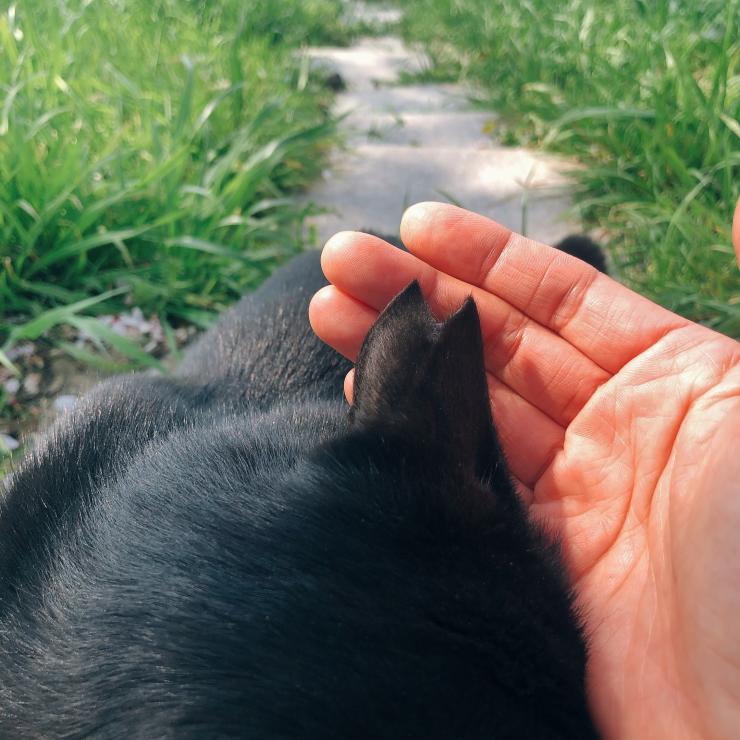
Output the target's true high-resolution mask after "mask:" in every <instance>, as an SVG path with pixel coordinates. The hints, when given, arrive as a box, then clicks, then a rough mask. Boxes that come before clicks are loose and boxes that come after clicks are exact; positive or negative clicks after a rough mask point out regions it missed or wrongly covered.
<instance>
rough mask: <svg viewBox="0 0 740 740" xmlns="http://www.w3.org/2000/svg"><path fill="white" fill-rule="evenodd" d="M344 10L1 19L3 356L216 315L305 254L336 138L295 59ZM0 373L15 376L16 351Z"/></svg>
mask: <svg viewBox="0 0 740 740" xmlns="http://www.w3.org/2000/svg"><path fill="white" fill-rule="evenodd" d="M339 9H340V2H339V0H308V1H307V2H302V3H272V2H264V1H254V0H253V1H252V2H237V1H236V0H218V1H216V2H208V3H206V2H193V1H192V0H191V1H188V0H156V1H154V2H150V1H147V0H125V1H124V0H120V1H117V0H98V1H97V2H89V1H87V0H25V1H23V2H18V3H17V4H15V5H14V6H10V8H9V9H7V10H5V11H3V12H2V13H1V14H0V315H1V316H2V321H1V322H0V351H1V352H4V353H7V350H8V349H9V348H10V347H11V346H12V345H13V344H14V343H16V342H18V341H21V340H24V339H35V338H37V337H38V336H40V335H41V334H43V333H45V332H47V333H48V332H49V331H51V332H52V334H53V331H54V327H56V326H58V325H60V324H71V325H73V326H78V327H79V326H80V324H81V323H83V324H84V326H85V330H86V332H87V333H88V335H92V336H96V337H98V338H99V339H100V340H102V346H107V347H110V346H115V349H116V350H117V351H118V352H122V353H123V354H124V355H125V356H128V357H129V358H130V359H131V360H132V361H135V362H137V363H139V364H140V363H141V362H142V361H143V359H144V355H143V353H142V352H141V351H140V350H139V349H138V348H137V347H136V346H135V345H133V344H132V343H126V342H123V343H122V342H120V341H118V342H117V343H116V342H115V341H114V340H113V338H112V337H111V336H110V335H109V333H106V330H105V327H104V326H103V325H101V324H99V323H97V322H95V321H94V318H93V319H91V317H94V315H95V314H96V313H99V312H108V313H110V312H111V311H114V310H116V309H118V308H121V307H122V306H123V305H124V304H127V305H136V306H139V307H140V308H142V309H143V310H144V312H145V313H147V314H152V313H153V314H156V315H158V316H159V318H160V320H161V321H162V322H163V324H164V325H165V326H170V325H171V324H172V323H176V322H180V321H186V322H191V323H196V324H198V325H206V324H207V323H208V322H209V321H210V320H211V318H212V316H213V313H214V311H216V310H218V309H221V308H223V307H224V306H225V305H227V304H228V303H230V302H231V301H233V300H234V299H235V298H236V297H237V296H238V295H239V294H240V293H242V292H243V291H244V290H245V289H248V288H249V287H251V286H254V285H255V284H257V283H258V282H259V281H261V280H262V279H263V278H264V277H265V276H266V275H267V274H269V272H270V271H271V270H272V268H273V267H274V266H275V264H277V263H278V262H279V261H281V260H283V259H284V258H285V257H286V256H287V255H289V254H291V253H292V252H294V251H295V250H297V249H299V248H300V243H301V224H302V219H303V216H304V209H303V208H302V207H299V206H298V205H297V203H296V200H295V199H294V198H293V197H291V196H292V194H294V193H296V191H299V190H300V189H301V188H302V187H303V186H304V185H305V184H306V183H307V182H308V181H310V180H311V178H313V177H314V176H315V175H316V174H317V172H318V171H319V168H320V167H321V162H322V154H323V153H324V151H325V150H326V149H327V147H328V145H329V144H330V143H331V141H332V136H333V132H334V127H333V122H332V121H331V120H330V118H329V116H328V114H327V112H326V111H327V109H328V104H329V102H330V101H329V99H328V96H327V93H326V91H324V90H323V89H322V88H321V86H320V84H319V83H318V81H316V80H314V79H313V76H312V74H311V73H310V72H309V70H308V67H307V65H306V64H305V63H304V62H301V60H300V56H299V55H297V54H296V53H295V52H296V48H297V47H298V46H300V45H301V44H302V43H305V42H309V41H318V42H338V41H341V40H342V38H343V35H346V30H344V29H343V27H342V26H341V24H340V21H339V16H340V13H339ZM0 362H4V364H6V365H9V362H8V360H7V357H6V356H5V354H2V353H0Z"/></svg>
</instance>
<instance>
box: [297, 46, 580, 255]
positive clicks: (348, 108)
mask: <svg viewBox="0 0 740 740" xmlns="http://www.w3.org/2000/svg"><path fill="white" fill-rule="evenodd" d="M309 55H310V57H311V59H312V60H313V62H314V63H316V64H321V65H323V66H324V67H327V68H329V69H331V70H332V71H336V72H338V73H339V74H340V75H342V77H343V78H344V80H345V82H346V84H347V91H346V92H345V93H342V94H341V95H339V96H338V97H337V100H336V107H335V110H336V112H337V113H338V114H340V115H344V116H345V118H344V120H343V121H342V128H343V131H344V133H345V135H346V140H347V147H346V148H345V149H344V150H341V151H339V152H337V153H336V154H335V156H334V158H333V160H332V163H331V167H330V168H329V169H328V170H327V171H326V172H325V173H324V177H323V179H322V180H321V181H319V182H317V183H316V184H315V186H314V187H313V188H312V189H311V191H310V192H309V194H308V199H309V200H310V201H312V202H314V203H315V204H317V205H319V206H320V207H322V208H324V209H326V213H324V214H323V215H320V216H317V217H314V218H313V219H311V220H310V222H309V223H310V225H311V226H312V227H314V228H315V229H316V230H317V232H318V237H319V239H320V241H321V242H323V241H325V240H326V239H328V238H329V237H330V236H331V235H332V234H333V233H335V232H336V231H339V230H342V229H363V228H370V229H374V230H376V231H384V232H388V233H391V234H396V233H397V232H398V225H399V222H400V218H401V215H402V213H403V211H404V209H405V208H406V207H407V206H408V205H411V204H412V203H415V202H418V201H421V200H443V201H447V200H448V201H451V202H456V203H458V204H459V205H462V206H464V207H465V208H469V209H471V210H474V211H477V212H479V213H482V214H484V215H486V216H489V217H491V218H494V219H496V220H497V221H500V222H501V223H503V224H505V225H506V226H508V227H510V228H512V229H517V230H519V231H522V230H523V231H525V232H526V233H527V235H529V236H532V237H534V238H536V239H541V240H543V241H548V242H554V241H556V240H558V239H559V238H561V237H562V236H565V235H566V234H567V233H570V232H572V231H573V230H574V229H575V225H574V224H572V223H568V222H567V221H564V220H563V213H564V211H566V210H567V209H568V207H569V206H570V204H571V198H570V189H569V180H568V172H569V170H571V169H572V165H570V163H569V162H568V161H566V160H564V159H560V158H557V157H552V156H548V155H545V154H542V153H539V152H535V151H531V150H527V149H523V148H519V147H505V146H502V145H501V144H499V143H497V142H496V141H495V139H494V134H495V130H496V116H495V114H493V113H487V112H484V111H480V110H473V108H472V106H471V104H470V103H469V100H470V97H471V91H470V90H468V89H466V88H464V87H462V86H460V85H451V84H413V85H403V86H401V85H399V84H397V83H398V78H399V75H400V74H401V73H402V72H404V71H408V72H414V71H418V70H420V69H423V68H424V66H425V65H426V64H427V63H428V62H427V60H426V59H425V58H424V56H423V55H422V54H419V53H416V52H414V51H413V50H410V49H408V48H407V47H405V46H404V44H403V43H402V42H401V41H400V40H399V39H397V38H393V37H383V38H374V39H361V40H359V41H358V42H357V43H356V44H354V45H353V46H351V47H349V48H345V49H330V48H320V49H312V50H310V51H309Z"/></svg>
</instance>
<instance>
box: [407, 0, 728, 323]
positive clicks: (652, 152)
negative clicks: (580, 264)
mask: <svg viewBox="0 0 740 740" xmlns="http://www.w3.org/2000/svg"><path fill="white" fill-rule="evenodd" d="M403 7H404V10H405V13H406V18H405V22H404V30H405V33H406V35H407V36H409V37H411V38H413V39H417V40H421V41H423V42H424V44H425V46H426V47H427V49H428V50H429V52H430V54H431V56H432V58H433V61H434V68H433V70H431V72H430V75H433V76H435V77H436V78H438V79H439V78H448V79H456V78H458V77H459V76H462V77H464V78H467V79H470V80H471V81H474V82H475V83H477V84H478V85H480V86H481V87H482V88H483V89H484V90H485V93H486V95H487V96H488V101H487V102H488V104H489V105H490V106H491V107H493V108H494V109H495V110H497V111H499V112H501V113H502V114H503V121H502V127H501V128H502V129H503V132H502V134H503V136H504V137H505V140H507V141H511V142H515V141H525V142H530V143H531V142H535V141H536V142H541V143H543V144H545V145H546V146H548V147H550V148H552V149H555V150H557V151H561V152H564V153H567V154H569V155H573V156H575V157H577V158H578V159H580V160H581V161H582V162H584V163H585V164H586V165H587V166H586V167H585V168H584V169H583V171H582V172H581V173H580V174H579V179H580V183H581V185H582V194H581V197H580V200H579V207H580V210H581V213H582V215H583V217H584V218H585V220H586V223H588V224H591V225H598V226H601V227H604V228H605V229H606V230H607V231H608V234H609V235H610V236H609V238H610V248H611V251H612V254H613V255H614V256H615V257H616V259H617V261H618V263H619V265H620V268H621V274H622V276H623V278H624V279H626V280H627V281H628V282H630V283H631V284H632V285H634V286H635V287H636V288H638V289H639V290H641V291H642V292H644V293H646V294H648V295H649V296H651V297H653V298H654V299H656V300H658V301H659V302H661V303H663V304H664V305H666V306H668V307H669V308H671V309H673V310H675V311H678V312H679V313H682V314H684V315H686V316H688V317H690V318H692V319H695V320H699V321H703V322H705V323H707V324H708V325H710V326H713V327H715V328H717V329H719V330H721V331H724V332H726V333H728V334H730V335H733V336H740V272H738V270H737V268H736V266H735V262H734V258H733V252H732V247H731V245H730V224H731V220H732V211H733V208H734V204H735V201H736V199H737V197H738V195H740V179H739V178H738V171H739V170H738V167H739V165H740V124H739V123H738V117H739V115H740V36H738V28H740V13H739V12H738V2H737V0H693V1H692V2H689V1H688V0H658V1H657V2H644V1H643V0H566V1H565V2H561V3H555V2H550V0H525V1H524V2H521V1H520V0H497V2H489V0H413V2H408V3H405V4H404V6H403Z"/></svg>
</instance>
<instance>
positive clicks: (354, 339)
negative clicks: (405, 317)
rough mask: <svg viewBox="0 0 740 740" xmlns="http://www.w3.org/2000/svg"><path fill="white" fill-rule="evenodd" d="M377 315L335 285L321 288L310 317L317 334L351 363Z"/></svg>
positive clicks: (310, 309)
mask: <svg viewBox="0 0 740 740" xmlns="http://www.w3.org/2000/svg"><path fill="white" fill-rule="evenodd" d="M377 317H378V312H377V311H375V310H374V309H372V308H370V307H369V306H366V305H364V304H363V303H360V302H359V301H356V300H355V299H354V298H351V297H350V296H348V295H346V294H344V293H342V291H341V290H337V289H336V288H335V287H334V286H333V285H328V286H327V287H325V288H322V289H321V290H320V291H318V293H316V295H315V296H314V297H313V298H312V299H311V303H310V304H309V306H308V320H309V322H310V323H311V328H312V329H313V330H314V333H315V334H316V336H318V337H319V339H321V340H322V341H324V342H326V343H327V344H328V345H330V346H332V347H334V349H335V350H336V351H337V352H339V353H340V354H342V355H344V356H345V357H346V358H347V359H349V360H352V362H354V361H355V359H356V358H357V353H358V352H359V351H360V346H361V345H362V340H363V339H364V338H365V335H366V334H367V333H368V331H369V330H370V327H371V326H372V325H373V322H374V321H375V319H376V318H377Z"/></svg>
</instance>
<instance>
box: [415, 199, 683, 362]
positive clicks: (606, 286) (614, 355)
mask: <svg viewBox="0 0 740 740" xmlns="http://www.w3.org/2000/svg"><path fill="white" fill-rule="evenodd" d="M401 237H402V239H403V241H404V243H405V244H406V246H407V247H408V248H409V250H410V251H411V252H412V253H413V254H415V255H416V256H417V257H419V258H420V259H422V260H423V261H424V262H426V263H428V264H429V265H431V266H433V267H435V268H436V269H437V270H440V271H441V272H445V273H447V274H448V275H452V276H454V277H456V278H458V279H460V280H463V281H465V282H466V283H470V284H471V285H476V286H479V287H481V288H483V289H484V290H486V291H488V292H489V293H492V294H494V295H496V296H498V297H499V298H501V299H503V300H504V301H506V302H507V303H508V304H510V305H511V306H513V307H515V308H517V309H518V310H520V311H521V312H522V313H524V314H525V315H527V316H529V317H530V318H531V319H533V320H534V321H536V322H537V323H539V324H542V325H543V326H546V327H548V328H549V329H551V330H552V331H554V332H556V333H557V334H559V335H560V336H561V337H562V338H563V339H565V340H566V341H567V342H569V343H570V344H571V345H573V346H574V347H576V348H577V349H578V350H580V351H581V352H582V353H583V354H584V355H585V356H586V357H588V358H590V359H591V360H592V361H593V362H594V363H596V364H597V365H598V366H600V367H601V368H603V369H604V370H606V371H607V372H609V373H616V372H617V371H619V370H620V369H621V368H622V367H623V366H624V365H625V364H626V363H628V362H629V361H630V360H632V359H633V358H634V357H636V356H637V355H639V354H640V353H642V352H644V351H645V350H646V349H647V348H648V347H650V346H652V345H653V344H655V342H657V341H658V340H659V339H660V338H662V337H663V336H665V335H666V334H667V333H668V332H670V331H672V330H674V329H677V328H679V327H682V326H686V325H687V324H688V323H689V322H688V321H687V320H686V319H684V318H682V317H680V316H677V315H676V314H674V313H671V312H670V311H667V310H666V309H664V308H661V307H660V306H658V305H657V304H655V303H653V302H652V301H650V300H648V299H647V298H644V297H643V296H640V295H638V294H637V293H634V292H633V291H631V290H629V288H626V287H625V286H623V285H620V284H619V283H617V282H615V281H614V280H612V279H610V278H609V277H607V276H606V275H603V274H602V273H600V272H598V271H597V270H595V269H594V268H593V267H591V266H590V265H587V264H586V263H585V262H581V260H579V259H576V258H575V257H571V256H570V255H566V254H563V253H560V252H558V251H557V250H554V249H552V248H551V247H547V246H545V245H544V244H540V243H538V242H535V241H534V240H533V239H527V238H526V237H523V236H520V235H519V234H516V233H514V232H512V231H510V230H509V229H507V228H505V227H504V226H501V225H500V224H498V223H496V222H495V221H491V220H490V219H487V218H485V217H483V216H479V215H478V214H475V213H471V212H470V211H465V210H463V209H462V208H457V207H456V206H451V205H448V204H443V203H419V204H417V205H415V206H411V208H409V209H408V210H407V211H406V213H405V214H404V216H403V220H402V222H401Z"/></svg>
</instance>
